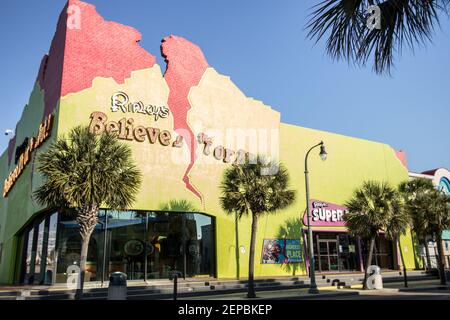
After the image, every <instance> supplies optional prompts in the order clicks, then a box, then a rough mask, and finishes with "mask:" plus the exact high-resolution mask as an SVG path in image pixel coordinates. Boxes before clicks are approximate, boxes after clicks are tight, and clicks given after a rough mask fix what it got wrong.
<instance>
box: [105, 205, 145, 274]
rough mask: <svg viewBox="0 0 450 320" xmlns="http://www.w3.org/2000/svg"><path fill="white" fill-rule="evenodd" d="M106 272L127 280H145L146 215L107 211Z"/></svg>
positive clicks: (132, 212) (133, 212)
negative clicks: (124, 275)
mask: <svg viewBox="0 0 450 320" xmlns="http://www.w3.org/2000/svg"><path fill="white" fill-rule="evenodd" d="M107 233H108V235H107V239H108V247H107V253H108V257H107V259H108V270H107V273H108V274H111V273H113V272H123V273H126V274H127V278H128V280H139V279H142V280H143V279H145V259H144V258H145V233H146V213H138V212H135V211H124V212H118V211H108V229H107Z"/></svg>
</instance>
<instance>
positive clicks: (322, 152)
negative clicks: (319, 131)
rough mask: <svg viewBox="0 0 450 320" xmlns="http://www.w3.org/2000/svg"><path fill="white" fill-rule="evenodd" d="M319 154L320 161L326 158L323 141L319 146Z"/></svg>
mask: <svg viewBox="0 0 450 320" xmlns="http://www.w3.org/2000/svg"><path fill="white" fill-rule="evenodd" d="M319 155H320V158H321V159H322V161H325V160H327V156H328V153H327V151H326V150H325V145H324V143H323V141H322V145H321V146H320V154H319Z"/></svg>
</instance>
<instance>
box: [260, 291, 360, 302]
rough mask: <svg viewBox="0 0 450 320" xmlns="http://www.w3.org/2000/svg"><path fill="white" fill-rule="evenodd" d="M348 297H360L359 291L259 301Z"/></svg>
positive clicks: (302, 295)
mask: <svg viewBox="0 0 450 320" xmlns="http://www.w3.org/2000/svg"><path fill="white" fill-rule="evenodd" d="M346 296H359V292H358V291H347V292H345V291H340V292H338V291H335V292H324V293H318V294H308V295H306V294H301V295H298V296H288V297H272V298H261V299H259V300H314V299H317V298H330V299H332V298H336V297H346Z"/></svg>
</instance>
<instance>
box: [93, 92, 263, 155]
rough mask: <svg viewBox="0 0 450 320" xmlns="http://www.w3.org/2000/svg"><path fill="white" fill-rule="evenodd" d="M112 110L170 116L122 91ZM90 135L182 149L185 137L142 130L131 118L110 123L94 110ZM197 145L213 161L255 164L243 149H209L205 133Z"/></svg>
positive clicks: (218, 147)
mask: <svg viewBox="0 0 450 320" xmlns="http://www.w3.org/2000/svg"><path fill="white" fill-rule="evenodd" d="M111 111H112V112H113V113H115V112H119V111H122V112H123V113H138V114H147V115H152V116H154V117H155V121H157V120H158V119H165V118H167V117H168V116H169V114H170V110H169V108H167V107H165V106H162V107H158V106H154V105H147V106H145V104H144V103H143V102H142V101H139V102H130V98H129V96H128V94H127V93H125V92H116V93H114V94H113V95H112V97H111ZM89 130H90V132H92V133H94V134H102V133H103V132H105V131H106V132H108V133H113V134H116V135H117V138H118V139H121V140H128V141H136V142H146V141H147V142H148V143H150V144H155V143H157V142H158V143H159V144H161V145H162V146H164V147H169V146H172V147H175V148H181V147H182V146H183V141H184V138H183V136H181V135H178V136H176V137H174V136H173V135H172V133H171V132H170V131H168V130H161V129H159V128H155V127H144V126H142V125H136V124H135V120H134V119H133V118H128V119H127V118H125V117H124V118H122V119H120V120H119V121H109V119H108V116H107V114H106V113H104V112H101V111H95V112H93V113H91V116H90V124H89ZM197 140H198V143H199V144H200V145H201V146H203V154H204V155H206V156H209V155H211V154H212V155H213V156H214V158H215V159H216V160H219V161H223V162H224V163H232V162H235V163H244V162H245V161H250V162H252V161H256V156H255V155H253V154H251V153H249V152H246V151H245V150H231V149H228V148H226V147H224V146H221V145H219V146H216V147H214V148H213V147H212V145H213V139H212V138H211V137H208V136H207V135H206V134H204V133H200V134H198V136H197Z"/></svg>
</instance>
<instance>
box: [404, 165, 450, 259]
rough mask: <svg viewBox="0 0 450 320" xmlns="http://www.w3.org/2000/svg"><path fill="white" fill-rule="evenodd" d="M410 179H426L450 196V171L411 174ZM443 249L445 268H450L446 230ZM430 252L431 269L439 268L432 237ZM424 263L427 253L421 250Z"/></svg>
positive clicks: (449, 239) (448, 235)
mask: <svg viewBox="0 0 450 320" xmlns="http://www.w3.org/2000/svg"><path fill="white" fill-rule="evenodd" d="M409 177H410V179H415V178H425V179H429V180H431V181H432V182H433V185H434V186H435V187H436V188H437V189H438V190H440V191H442V192H443V193H445V194H448V195H450V171H449V170H448V169H446V168H438V169H433V170H428V171H425V172H422V173H415V172H410V173H409ZM442 247H443V252H444V255H445V267H446V268H450V230H445V231H444V232H443V233H442ZM428 252H429V255H430V261H429V262H428V263H429V268H437V259H438V258H437V257H438V249H437V244H436V241H433V239H431V237H430V241H429V242H428ZM421 255H422V257H423V260H424V263H426V259H425V252H424V250H421Z"/></svg>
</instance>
